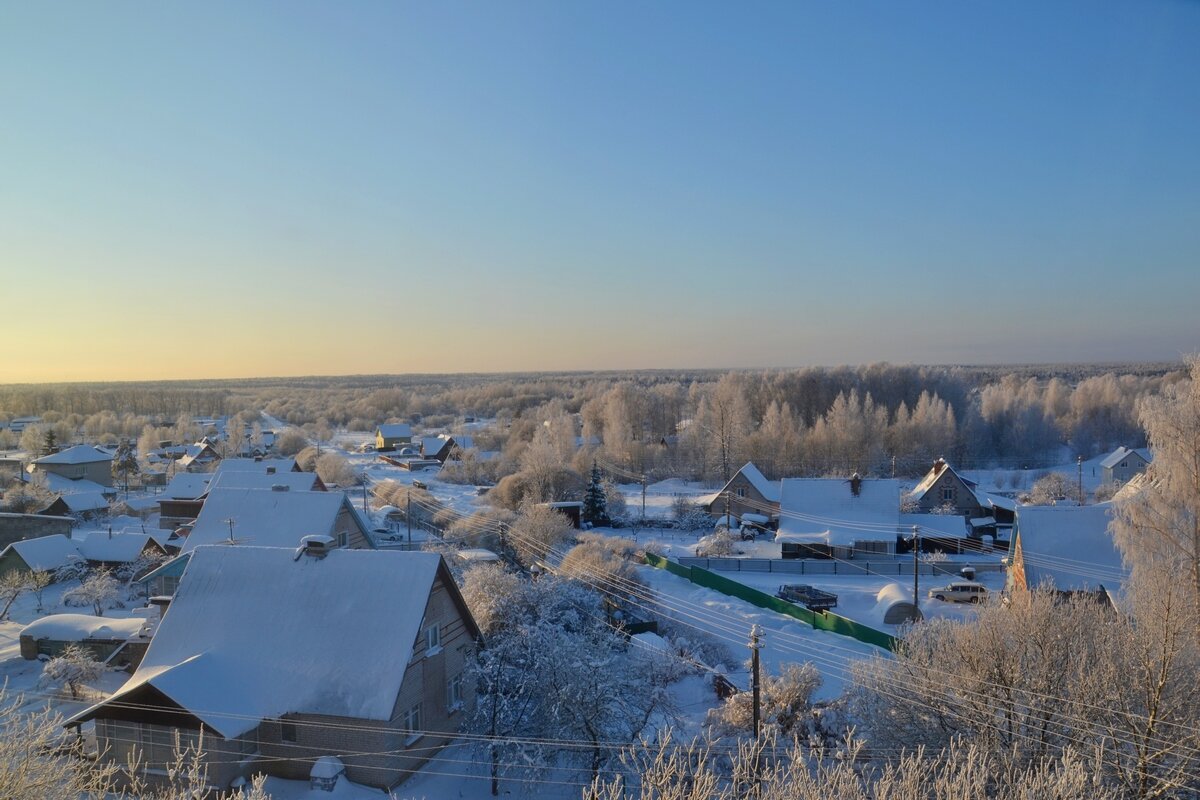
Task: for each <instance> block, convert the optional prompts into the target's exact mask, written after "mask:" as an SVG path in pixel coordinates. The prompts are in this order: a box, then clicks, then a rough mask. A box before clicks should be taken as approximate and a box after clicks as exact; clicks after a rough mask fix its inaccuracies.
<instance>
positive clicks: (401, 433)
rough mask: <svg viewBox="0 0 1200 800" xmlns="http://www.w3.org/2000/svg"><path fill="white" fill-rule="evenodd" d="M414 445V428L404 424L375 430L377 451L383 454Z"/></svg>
mask: <svg viewBox="0 0 1200 800" xmlns="http://www.w3.org/2000/svg"><path fill="white" fill-rule="evenodd" d="M408 444H412V426H411V425H407V424H405V423H402V422H398V423H389V424H386V425H380V426H379V427H378V428H376V429H375V449H376V450H380V451H383V452H389V451H391V450H395V449H396V448H398V447H403V446H404V445H408Z"/></svg>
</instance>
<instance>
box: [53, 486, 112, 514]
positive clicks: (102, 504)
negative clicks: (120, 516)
mask: <svg viewBox="0 0 1200 800" xmlns="http://www.w3.org/2000/svg"><path fill="white" fill-rule="evenodd" d="M108 504H109V496H108V495H107V494H104V493H102V492H72V493H71V494H64V495H61V496H59V497H57V498H56V499H55V500H54V502H52V503H51V504H50V505H48V506H46V507H45V508H44V509H42V510H41V511H39V512H38V513H39V514H46V515H48V516H52V517H78V518H80V519H91V518H92V517H95V516H96V515H98V514H102V513H104V512H106V511H108Z"/></svg>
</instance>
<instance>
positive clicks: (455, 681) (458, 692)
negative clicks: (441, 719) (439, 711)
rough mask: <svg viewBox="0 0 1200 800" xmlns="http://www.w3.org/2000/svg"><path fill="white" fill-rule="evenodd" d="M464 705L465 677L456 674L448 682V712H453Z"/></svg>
mask: <svg viewBox="0 0 1200 800" xmlns="http://www.w3.org/2000/svg"><path fill="white" fill-rule="evenodd" d="M462 705H463V677H462V675H461V674H460V675H455V676H454V677H453V678H451V679H450V681H449V682H448V683H447V684H446V712H447V713H448V714H453V713H454V712H455V711H458V710H459V709H460V708H462Z"/></svg>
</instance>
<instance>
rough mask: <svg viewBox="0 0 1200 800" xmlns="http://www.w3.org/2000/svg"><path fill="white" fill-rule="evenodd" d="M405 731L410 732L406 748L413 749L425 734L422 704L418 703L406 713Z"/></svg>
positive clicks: (406, 740) (405, 743)
mask: <svg viewBox="0 0 1200 800" xmlns="http://www.w3.org/2000/svg"><path fill="white" fill-rule="evenodd" d="M404 729H405V730H406V731H409V734H408V736H407V737H406V738H405V739H404V746H405V747H411V746H412V745H413V744H415V743H416V742H417V741H418V740H420V738H421V737H422V736H424V735H425V734H423V733H422V732H421V704H420V703H417V704H416V705H415V706H413V707H412V708H410V709H408V710H407V711H405V712H404Z"/></svg>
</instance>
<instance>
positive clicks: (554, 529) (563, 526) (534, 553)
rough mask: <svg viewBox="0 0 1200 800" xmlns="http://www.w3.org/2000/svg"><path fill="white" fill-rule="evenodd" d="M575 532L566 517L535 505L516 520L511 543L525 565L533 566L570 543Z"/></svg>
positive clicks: (548, 508) (542, 506)
mask: <svg viewBox="0 0 1200 800" xmlns="http://www.w3.org/2000/svg"><path fill="white" fill-rule="evenodd" d="M572 530H573V529H572V527H571V521H570V520H568V519H567V517H566V515H565V514H562V513H560V512H559V511H556V510H554V509H553V508H550V507H549V506H545V505H531V506H527V507H526V508H524V509H523V510H522V511H521V513H520V514H518V515H517V518H516V519H515V520H514V521H513V524H512V530H511V535H510V536H509V537H508V540H509V541H508V544H509V546H510V547H512V548H513V551H514V552H515V553H516V554H517V558H518V559H520V560H521V563H523V564H525V565H526V566H529V565H531V564H533V562H534V561H536V560H538V559H542V558H546V556H548V555H549V554H550V552H551V551H552V550H555V549H557V548H558V547H559V546H560V545H562V544H563V543H564V542H566V540H567V538H568V537H569V536H570V535H571V531H572Z"/></svg>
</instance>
